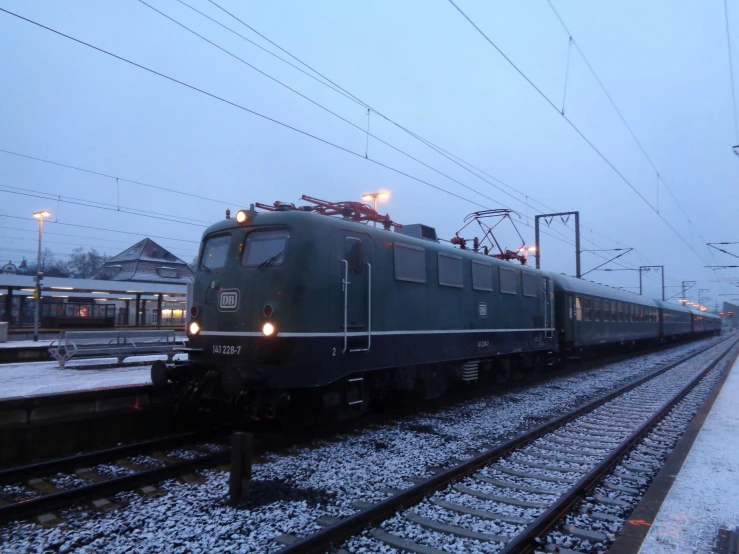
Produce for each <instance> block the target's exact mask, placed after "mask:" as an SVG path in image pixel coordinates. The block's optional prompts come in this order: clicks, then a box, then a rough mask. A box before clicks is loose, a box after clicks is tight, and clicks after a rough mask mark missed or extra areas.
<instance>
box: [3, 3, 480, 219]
mask: <svg viewBox="0 0 739 554" xmlns="http://www.w3.org/2000/svg"><path fill="white" fill-rule="evenodd" d="M0 11H2V12H4V13H7V14H8V15H11V16H13V17H16V18H18V19H21V20H23V21H26V22H28V23H30V24H33V25H35V26H37V27H39V28H42V29H45V30H47V31H49V32H52V33H54V34H56V35H59V36H62V37H64V38H66V39H68V40H71V41H73V42H76V43H78V44H81V45H83V46H86V47H88V48H91V49H93V50H96V51H98V52H100V53H103V54H106V55H108V56H110V57H112V58H115V59H118V60H119V61H122V62H125V63H127V64H130V65H132V66H134V67H138V68H139V69H142V70H144V71H147V72H149V73H151V74H153V75H156V76H158V77H161V78H163V79H166V80H168V81H171V82H173V83H176V84H179V85H181V86H184V87H186V88H188V89H191V90H193V91H195V92H199V93H201V94H204V95H206V96H208V97H210V98H213V99H215V100H218V101H220V102H223V103H225V104H228V105H230V106H232V107H235V108H238V109H240V110H243V111H244V112H246V113H250V114H252V115H255V116H257V117H259V118H262V119H264V120H267V121H269V122H272V123H275V124H277V125H279V126H281V127H283V128H286V129H289V130H292V131H294V132H296V133H299V134H301V135H304V136H306V137H308V138H312V139H314V140H317V141H319V142H321V143H323V144H325V145H327V146H332V147H334V148H336V149H338V150H340V151H342V152H345V153H347V154H351V155H353V156H356V157H359V158H361V159H366V160H367V161H368V162H370V163H372V164H375V165H377V166H380V167H383V168H385V169H388V170H390V171H392V172H394V173H396V174H398V175H401V176H404V177H407V178H409V179H411V180H413V181H416V182H419V183H421V184H424V185H427V186H429V187H431V188H434V189H436V190H439V191H441V192H444V193H445V194H448V195H450V196H453V197H456V198H458V199H460V200H463V201H465V202H468V203H470V204H473V205H475V206H477V207H480V208H488V206H485V205H483V204H480V203H479V202H477V201H475V200H472V199H469V198H466V197H464V196H462V195H460V194H457V193H455V192H452V191H450V190H448V189H445V188H443V187H440V186H438V185H435V184H433V183H431V182H429V181H426V180H424V179H421V178H419V177H416V176H414V175H411V174H409V173H407V172H405V171H402V170H400V169H397V168H395V167H392V166H390V165H387V164H384V163H382V162H380V161H379V160H375V159H372V158H365V157H364V155H363V154H361V153H358V152H354V151H353V150H350V149H349V148H346V147H343V146H341V145H338V144H335V143H333V142H331V141H328V140H326V139H323V138H321V137H318V136H316V135H313V134H312V133H309V132H307V131H304V130H302V129H299V128H297V127H294V126H292V125H289V124H287V123H284V122H282V121H279V120H277V119H275V118H273V117H270V116H267V115H265V114H262V113H259V112H257V111H254V110H251V109H249V108H247V107H245V106H242V105H240V104H238V103H236V102H233V101H230V100H227V99H225V98H223V97H220V96H218V95H216V94H213V93H210V92H208V91H205V90H203V89H200V88H198V87H195V86H193V85H190V84H188V83H185V82H184V81H181V80H178V79H175V78H174V77H170V76H168V75H165V74H163V73H161V72H159V71H156V70H154V69H151V68H149V67H146V66H144V65H141V64H139V63H136V62H133V61H131V60H128V59H126V58H124V57H122V56H118V55H117V54H114V53H112V52H109V51H107V50H104V49H102V48H99V47H97V46H94V45H92V44H89V43H87V42H85V41H83V40H80V39H77V38H75V37H72V36H70V35H67V34H65V33H62V32H61V31H57V30H55V29H52V28H51V27H47V26H46V25H43V24H41V23H38V22H36V21H33V20H31V19H28V18H26V17H23V16H21V15H19V14H16V13H14V12H11V11H9V10H6V9H4V8H0Z"/></svg>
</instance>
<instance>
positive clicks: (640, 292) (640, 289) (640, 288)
mask: <svg viewBox="0 0 739 554" xmlns="http://www.w3.org/2000/svg"><path fill="white" fill-rule="evenodd" d="M642 269H643V267H641V266H640V267H639V296H641V294H642V287H641V270H642Z"/></svg>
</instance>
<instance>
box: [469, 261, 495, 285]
mask: <svg viewBox="0 0 739 554" xmlns="http://www.w3.org/2000/svg"><path fill="white" fill-rule="evenodd" d="M472 288H473V289H475V290H487V291H491V290H493V266H492V264H485V263H482V262H474V261H473V262H472Z"/></svg>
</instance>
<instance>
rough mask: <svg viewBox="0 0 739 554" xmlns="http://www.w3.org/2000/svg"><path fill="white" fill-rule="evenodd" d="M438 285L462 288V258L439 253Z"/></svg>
mask: <svg viewBox="0 0 739 554" xmlns="http://www.w3.org/2000/svg"><path fill="white" fill-rule="evenodd" d="M439 284H440V285H444V286H446V287H459V288H462V285H463V284H464V281H463V277H462V258H461V257H460V256H452V255H451V254H442V253H441V252H439Z"/></svg>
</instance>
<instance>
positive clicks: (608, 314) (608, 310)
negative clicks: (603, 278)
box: [602, 300, 611, 321]
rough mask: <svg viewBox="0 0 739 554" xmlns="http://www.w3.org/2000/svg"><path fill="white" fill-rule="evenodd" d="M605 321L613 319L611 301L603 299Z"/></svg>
mask: <svg viewBox="0 0 739 554" xmlns="http://www.w3.org/2000/svg"><path fill="white" fill-rule="evenodd" d="M602 319H603V321H610V319H611V303H610V302H609V301H608V300H604V301H603V317H602Z"/></svg>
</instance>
